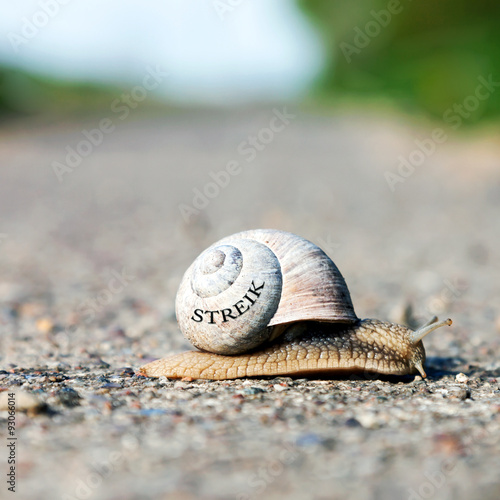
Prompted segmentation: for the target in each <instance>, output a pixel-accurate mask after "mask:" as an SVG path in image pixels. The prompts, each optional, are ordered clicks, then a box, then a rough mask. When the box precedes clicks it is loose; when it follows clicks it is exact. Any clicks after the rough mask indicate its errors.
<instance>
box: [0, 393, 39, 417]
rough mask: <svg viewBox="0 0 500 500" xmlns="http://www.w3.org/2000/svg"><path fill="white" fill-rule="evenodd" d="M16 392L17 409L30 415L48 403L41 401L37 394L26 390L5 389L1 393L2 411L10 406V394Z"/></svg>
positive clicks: (15, 403)
mask: <svg viewBox="0 0 500 500" xmlns="http://www.w3.org/2000/svg"><path fill="white" fill-rule="evenodd" d="M12 392H14V393H15V396H14V406H15V411H23V412H26V413H27V414H28V415H30V416H32V415H35V414H37V413H39V412H41V411H42V410H44V409H45V408H46V406H47V405H46V404H45V403H44V402H43V401H40V400H39V399H38V398H37V397H36V396H33V394H31V393H29V392H24V391H10V390H9V391H4V392H2V393H1V394H0V411H6V410H8V407H9V399H11V398H10V396H9V394H12Z"/></svg>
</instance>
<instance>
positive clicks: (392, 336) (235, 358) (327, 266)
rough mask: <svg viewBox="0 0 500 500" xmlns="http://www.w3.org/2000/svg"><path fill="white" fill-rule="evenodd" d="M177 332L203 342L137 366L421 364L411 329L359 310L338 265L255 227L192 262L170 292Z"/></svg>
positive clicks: (406, 370) (275, 370) (259, 368)
mask: <svg viewBox="0 0 500 500" xmlns="http://www.w3.org/2000/svg"><path fill="white" fill-rule="evenodd" d="M176 314H177V320H178V322H179V326H180V329H181V331H182V332H183V334H184V335H185V336H186V337H187V338H188V340H190V342H191V343H192V344H193V345H194V346H196V347H197V348H198V349H200V350H201V351H203V352H200V351H188V352H185V353H181V354H177V355H174V356H170V357H168V358H164V359H160V360H157V361H154V362H152V363H149V364H147V365H145V366H143V367H142V368H141V369H140V370H139V373H140V374H142V375H145V376H151V377H159V376H166V377H170V378H182V377H191V378H204V379H214V380H222V379H230V378H238V377H245V376H276V375H301V376H302V375H311V374H319V373H327V374H332V373H333V374H335V373H345V372H373V373H380V374H387V375H406V374H411V373H420V374H421V375H422V376H423V377H425V376H426V374H425V371H424V368H423V365H424V362H425V350H424V346H423V344H422V338H423V337H424V336H425V335H427V334H428V333H430V332H431V331H433V330H435V329H436V328H439V327H441V326H443V325H451V320H450V319H447V320H445V321H442V322H437V318H435V317H434V318H432V319H431V320H430V321H429V322H428V323H427V324H425V325H424V326H422V327H421V328H419V329H418V330H416V331H413V330H411V329H410V328H408V327H405V326H402V325H398V324H393V323H387V322H383V321H379V320H374V319H365V320H360V319H359V318H358V317H357V316H356V314H355V312H354V308H353V305H352V301H351V297H350V294H349V290H348V289H347V285H346V283H345V281H344V278H343V277H342V275H341V273H340V271H339V270H338V268H337V266H336V265H335V264H334V263H333V262H332V261H331V259H330V258H329V257H328V256H327V255H326V254H325V253H324V252H323V251H322V250H321V249H320V248H318V247H317V246H316V245H314V244H313V243H311V242H310V241H307V240H305V239H304V238H301V237H300V236H296V235H294V234H291V233H286V232H284V231H277V230H271V229H267V230H266V229H260V230H253V231H245V232H242V233H238V234H235V235H233V236H229V237H227V238H224V239H222V240H220V241H219V242H217V243H215V244H214V245H212V246H211V247H209V248H208V249H207V250H205V251H204V252H203V253H202V254H201V255H200V256H199V257H198V258H197V259H196V260H195V261H194V262H193V264H192V265H191V266H190V267H189V269H188V270H187V271H186V273H185V275H184V277H183V278H182V282H181V285H180V287H179V291H178V293H177V297H176Z"/></svg>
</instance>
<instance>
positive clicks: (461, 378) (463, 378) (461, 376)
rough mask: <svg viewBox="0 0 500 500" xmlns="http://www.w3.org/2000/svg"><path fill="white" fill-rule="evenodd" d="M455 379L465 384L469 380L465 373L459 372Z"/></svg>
mask: <svg viewBox="0 0 500 500" xmlns="http://www.w3.org/2000/svg"><path fill="white" fill-rule="evenodd" d="M455 380H456V381H457V382H458V383H459V384H466V383H467V382H468V381H469V377H468V376H467V375H466V374H465V373H459V374H458V375H457V376H456V377H455Z"/></svg>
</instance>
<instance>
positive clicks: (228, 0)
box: [212, 0, 246, 21]
mask: <svg viewBox="0 0 500 500" xmlns="http://www.w3.org/2000/svg"><path fill="white" fill-rule="evenodd" d="M244 2H246V0H214V1H213V2H212V6H213V8H214V9H215V12H216V13H217V15H218V16H219V19H220V20H221V21H224V19H225V17H226V14H230V13H231V12H233V11H234V10H235V9H236V8H237V7H239V6H240V5H241V4H242V3H244Z"/></svg>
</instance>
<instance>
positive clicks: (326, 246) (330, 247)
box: [318, 234, 340, 257]
mask: <svg viewBox="0 0 500 500" xmlns="http://www.w3.org/2000/svg"><path fill="white" fill-rule="evenodd" d="M318 246H319V247H320V248H321V250H323V251H324V252H325V253H326V254H327V255H328V256H330V257H331V256H332V255H333V254H334V253H335V250H337V249H338V248H340V243H337V242H336V241H334V240H333V238H332V235H331V234H328V235H327V236H326V238H323V237H322V236H320V237H319V238H318Z"/></svg>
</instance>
